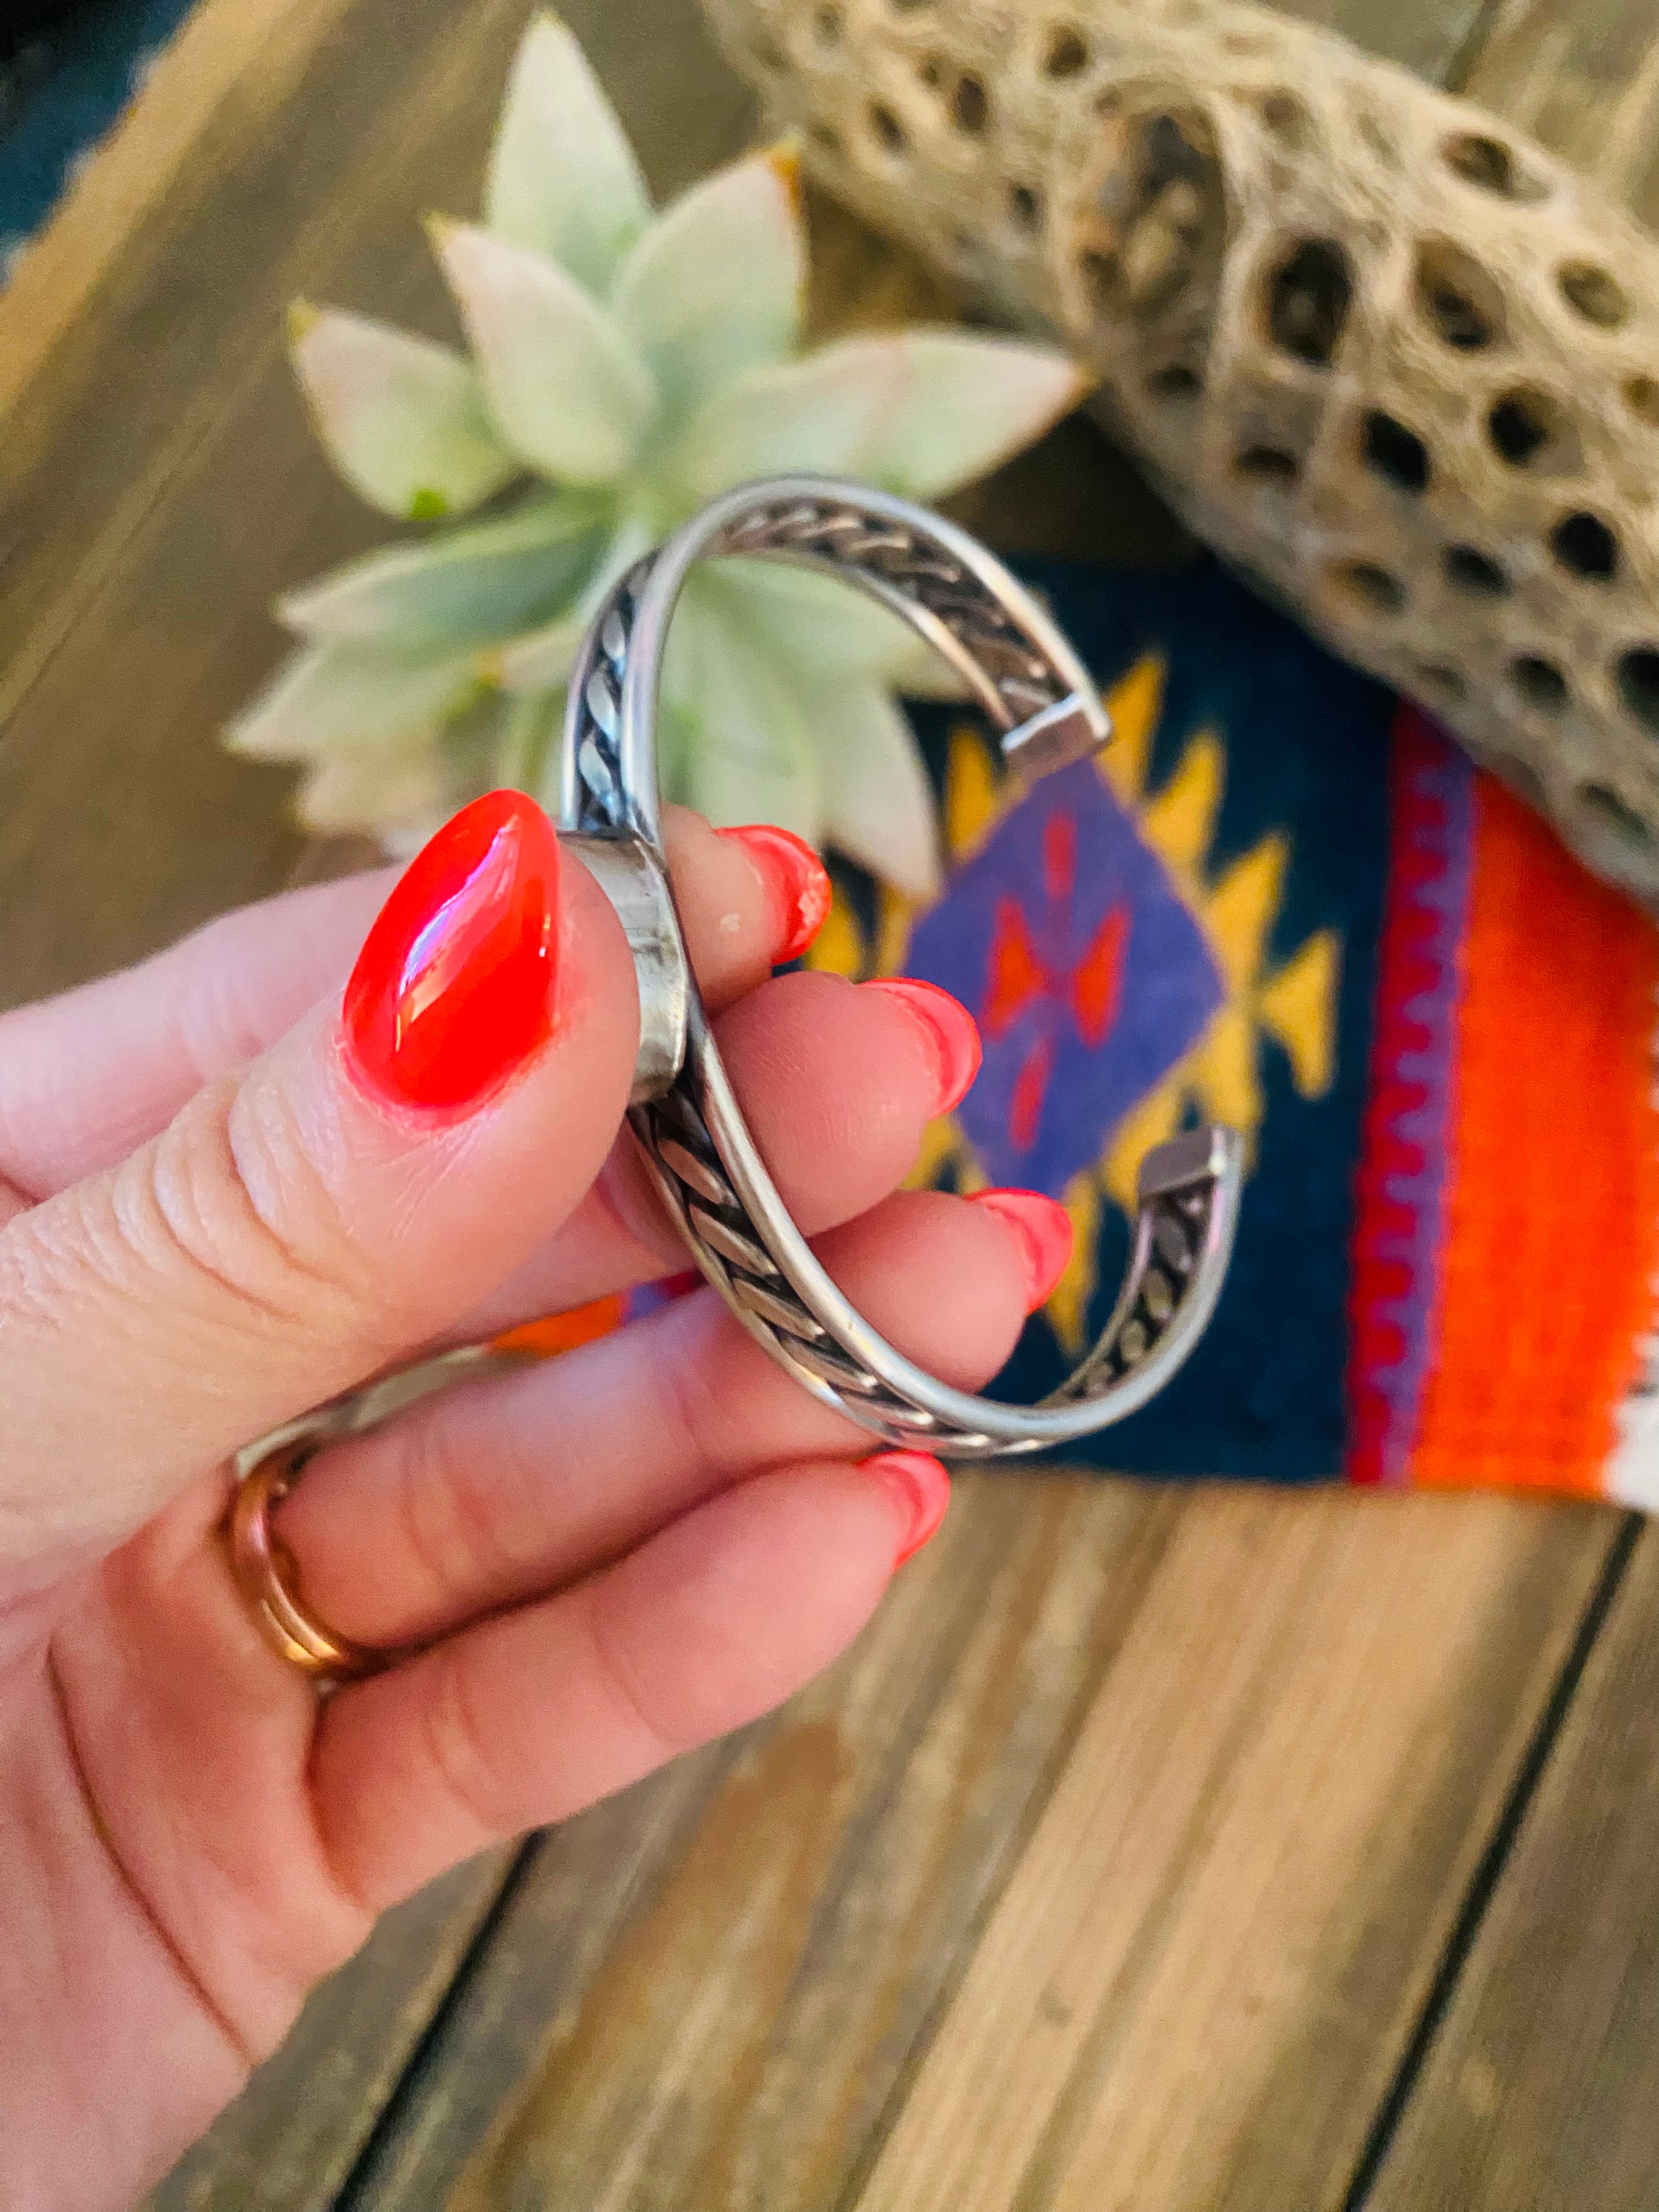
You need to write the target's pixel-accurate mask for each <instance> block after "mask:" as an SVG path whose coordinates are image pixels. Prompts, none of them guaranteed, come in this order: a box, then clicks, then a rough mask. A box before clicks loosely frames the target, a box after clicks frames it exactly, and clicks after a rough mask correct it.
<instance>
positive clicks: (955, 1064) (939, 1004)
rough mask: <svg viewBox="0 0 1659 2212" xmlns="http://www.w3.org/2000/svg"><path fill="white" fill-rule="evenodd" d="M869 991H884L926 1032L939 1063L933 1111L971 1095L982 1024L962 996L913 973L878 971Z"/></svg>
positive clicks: (980, 1050)
mask: <svg viewBox="0 0 1659 2212" xmlns="http://www.w3.org/2000/svg"><path fill="white" fill-rule="evenodd" d="M863 988H864V989H865V990H866V991H885V992H886V994H887V995H888V996H889V998H892V999H896V1000H898V1002H899V1004H900V1006H902V1007H903V1009H904V1011H905V1012H906V1013H907V1014H908V1015H910V1017H911V1018H912V1019H913V1020H915V1022H916V1023H917V1024H918V1025H919V1026H920V1027H921V1029H922V1030H924V1031H925V1032H926V1034H927V1041H928V1042H929V1044H930V1045H931V1046H932V1047H933V1054H934V1057H935V1059H936V1060H937V1061H938V1063H939V1098H938V1101H937V1103H936V1104H935V1106H934V1109H933V1110H934V1112H935V1113H938V1114H948V1113H949V1112H950V1110H951V1107H953V1106H955V1105H957V1103H959V1102H960V1101H961V1100H962V1099H963V1098H964V1097H966V1096H967V1095H968V1091H969V1085H971V1084H972V1082H973V1079H974V1078H975V1076H976V1075H977V1074H978V1073H979V1064H980V1061H981V1059H982V1057H983V1056H984V1055H983V1048H982V1047H981V1044H980V1041H979V1024H978V1023H977V1022H975V1019H974V1018H973V1016H972V1015H971V1014H970V1013H969V1011H968V1009H967V1007H966V1006H963V1004H962V1002H961V1001H960V1000H957V999H953V998H952V997H951V994H950V993H949V992H948V991H941V990H940V989H939V986H938V985H937V984H936V983H919V982H918V981H916V979H915V976H914V975H878V977H877V978H876V980H875V981H874V982H872V983H866V984H865V985H864V986H863Z"/></svg>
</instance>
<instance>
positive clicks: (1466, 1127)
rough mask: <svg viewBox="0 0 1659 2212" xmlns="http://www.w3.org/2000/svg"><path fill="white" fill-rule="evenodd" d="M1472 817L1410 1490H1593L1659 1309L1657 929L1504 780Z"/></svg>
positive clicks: (1482, 787)
mask: <svg viewBox="0 0 1659 2212" xmlns="http://www.w3.org/2000/svg"><path fill="white" fill-rule="evenodd" d="M1475 805H1476V816H1475V865H1474V883H1473V887H1472V891H1471V898H1470V913H1469V922H1468V936H1467V939H1466V942H1465V946H1464V963H1465V969H1464V975H1463V980H1462V1004H1461V1006H1460V1008H1459V1012H1458V1023H1457V1037H1458V1052H1457V1078H1456V1082H1457V1089H1456V1094H1455V1102H1454V1108H1453V1121H1452V1130H1451V1176H1452V1181H1451V1188H1450V1194H1449V1212H1448V1218H1447V1222H1446V1227H1445V1238H1444V1244H1443V1255H1442V1265H1443V1277H1442V1284H1441V1292H1440V1313H1439V1319H1438V1327H1437V1331H1436V1336H1437V1353H1438V1356H1437V1359H1436V1361H1435V1364H1434V1367H1433V1370H1432V1371H1431V1375H1430V1376H1429V1378H1428V1383H1427V1388H1426V1390H1425V1395H1424V1401H1423V1406H1422V1412H1421V1417H1420V1421H1419V1433H1418V1437H1417V1442H1416V1445H1415V1448H1414V1449H1413V1455H1412V1462H1411V1480H1413V1481H1414V1482H1416V1483H1419V1484H1420V1485H1424V1486H1431V1487H1453V1486H1455V1487H1458V1488H1467V1487H1468V1486H1470V1485H1472V1484H1483V1483H1490V1484H1493V1485H1497V1486H1510V1487H1514V1486H1522V1487H1527V1488H1544V1487H1548V1488H1552V1489H1565V1490H1576V1491H1578V1492H1583V1493H1586V1494H1594V1493H1595V1492H1597V1491H1598V1490H1599V1488H1600V1477H1601V1468H1602V1465H1603V1463H1604V1462H1605V1461H1606V1460H1607V1455H1608V1454H1609V1453H1610V1452H1611V1450H1612V1449H1613V1443H1614V1435H1615V1431H1614V1425H1613V1417H1614V1414H1615V1412H1616V1410H1617V1408H1618V1407H1619V1405H1620V1402H1621V1401H1623V1399H1624V1397H1625V1395H1626V1392H1627V1391H1628V1389H1630V1387H1631V1385H1632V1383H1633V1382H1634V1381H1635V1379H1636V1375H1637V1370H1638V1363H1639V1360H1640V1356H1641V1355H1640V1341H1641V1340H1642V1339H1643V1338H1644V1336H1645V1335H1646V1334H1648V1332H1649V1330H1650V1328H1651V1327H1652V1325H1653V1318H1654V1291H1653V1284H1654V1279H1655V1274H1656V1268H1659V1115H1656V1112H1655V1109H1654V1105H1653V1094H1654V1065H1653V1035H1654V1026H1655V1020H1654V1017H1655V994H1656V990H1659V931H1656V930H1655V929H1654V927H1653V925H1652V923H1651V922H1650V921H1647V920H1645V919H1644V917H1643V916H1641V915H1638V914H1637V913H1636V912H1635V911H1634V909H1633V908H1631V907H1629V906H1628V905H1626V902H1624V901H1623V900H1622V899H1621V898H1620V897H1619V896H1618V895H1617V894H1616V893H1615V892H1613V891H1611V890H1607V889H1605V888H1604V887H1603V886H1602V885H1601V884H1596V883H1593V882H1591V881H1590V879H1589V878H1588V877H1587V876H1585V875H1584V873H1583V872H1582V870H1580V869H1579V868H1578V867H1577V866H1576V864H1575V863H1574V862H1573V861H1572V860H1571V859H1569V857H1568V855H1567V854H1566V853H1565V850H1564V849H1563V848H1562V847H1561V846H1560V844H1559V842H1557V840H1556V838H1555V837H1554V836H1553V834H1552V833H1551V832H1550V831H1549V830H1548V829H1546V828H1545V827H1544V825H1543V823H1541V822H1540V821H1538V820H1537V819H1536V818H1535V817H1534V816H1532V815H1531V814H1529V813H1528V811H1526V810H1525V809H1524V808H1523V807H1522V805H1520V803H1519V802H1518V801H1517V800H1516V799H1513V798H1511V797H1510V794H1509V793H1508V792H1507V791H1505V790H1504V788H1503V787H1502V786H1501V785H1500V784H1498V783H1495V782H1494V781H1492V779H1491V778H1490V777H1489V776H1482V777H1480V779H1479V780H1478V783H1477V791H1476V800H1475ZM1517 1438H1525V1439H1526V1440H1527V1442H1526V1443H1525V1445H1524V1447H1523V1448H1522V1450H1520V1451H1517V1449H1516V1439H1517Z"/></svg>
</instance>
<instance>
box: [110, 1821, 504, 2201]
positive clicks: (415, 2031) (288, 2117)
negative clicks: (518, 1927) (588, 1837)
mask: <svg viewBox="0 0 1659 2212" xmlns="http://www.w3.org/2000/svg"><path fill="white" fill-rule="evenodd" d="M520 1857H521V1847H514V1848H513V1849H510V1850H496V1851H490V1852H487V1853H486V1854H485V1855H484V1856H483V1857H482V1858H477V1859H473V1860H471V1861H469V1862H468V1863H467V1864H466V1865H465V1866H462V1867H457V1868H456V1869H454V1871H453V1873H451V1874H447V1875H444V1876H443V1877H442V1879H441V1881H435V1882H433V1883H432V1884H431V1885H430V1886H429V1887H428V1888H426V1889H424V1890H422V1892H421V1893H420V1894H419V1895H418V1896H416V1897H412V1898H410V1899H409V1901H408V1902H407V1903H406V1904H404V1905H399V1906H398V1908H397V1909H396V1911H392V1912H388V1913H387V1914H386V1917H385V1918H384V1919H383V1920H381V1921H380V1923H378V1925H377V1926H376V1928H375V1930H374V1935H373V1936H371V1937H370V1939H369V1941H368V1943H366V1944H365V1945H364V1947H363V1948H362V1950H361V1951H360V1952H359V1953H358V1954H357V1955H356V1958H355V1959H353V1960H352V1961H351V1963H350V1965H349V1966H347V1967H345V1968H344V1969H343V1972H340V1973H337V1974H335V1975H333V1976H331V1978H330V1979H329V1980H328V1981H326V1982H325V1983H324V1984H323V1985H322V1987H321V1988H320V1989H319V1990H317V1991H316V1993H315V1994H314V1996H313V1997H312V1999H311V2001H310V2002H309V2003H308V2004H307V2006H306V2008H305V2010H304V2011H303V2012H302V2013H301V2015H300V2019H299V2021H298V2023H297V2024H296V2026H295V2028H294V2031H293V2033H291V2034H290V2035H289V2039H288V2040H287V2041H286V2042H285V2043H284V2044H283V2047H282V2049H281V2050H280V2051H277V2052H276V2055H275V2056H274V2057H271V2058H269V2059H267V2060H266V2062H265V2063H264V2065H263V2066H262V2067H261V2068H260V2069H259V2070H258V2073H257V2074H256V2075H254V2077H253V2080H252V2082H251V2083H250V2084H249V2086H248V2088H247V2091H246V2094H245V2095H244V2096H242V2097H241V2098H240V2100H238V2101H237V2103H236V2104H235V2105H234V2106H232V2107H231V2109H230V2110H229V2111H228V2112H226V2113H225V2114H224V2115H223V2116H222V2118H221V2119H220V2120H219V2122H218V2123H217V2124H216V2126H214V2127H212V2128H210V2130H209V2131H208V2133H207V2134H206V2135H205V2136H204V2137H203V2138H202V2140H201V2142H198V2143H197V2145H196V2146H195V2148H193V2149H192V2150H191V2151H189V2152H188V2153H187V2154H185V2157H184V2158H183V2159H182V2160H180V2161H179V2164H178V2165H177V2166H175V2167H174V2168H173V2172H172V2173H171V2174H169V2176H168V2177H167V2180H166V2181H164V2182H163V2183H162V2184H161V2187H160V2188H159V2189H157V2190H156V2191H155V2192H154V2193H153V2194H152V2195H151V2196H150V2197H149V2198H148V2199H147V2206H148V2212H206V2208H208V2207H210V2206H214V2205H228V2204H234V2205H235V2206H236V2207H237V2208H238V2212H293V2208H295V2207H297V2206H301V2205H312V2204H323V2203H328V2202H329V2201H330V2200H331V2199H332V2198H333V2197H335V2196H336V2195H337V2192H338V2191H340V2190H341V2189H342V2188H343V2186H344V2185H345V2184H346V2182H347V2181H348V2180H349V2177H350V2175H351V2173H352V2172H353V2170H354V2169H355V2168H356V2166H357V2164H358V2162H359V2160H361V2159H362V2155H363V2153H364V2151H365V2149H366V2148H367V2147H368V2142H369V2139H370V2137H371V2136H372V2135H373V2133H374V2128H375V2125H376V2124H377V2123H378V2122H379V2120H380V2117H381V2114H382V2113H383V2112H384V2111H385V2110H386V2106H387V2105H388V2103H389V2102H390V2100H391V2099H392V2094H393V2092H394V2091H395V2090H396V2088H397V2087H398V2082H399V2081H401V2079H402V2078H403V2076H404V2072H405V2070H406V2069H407V2068H408V2067H409V2066H410V2063H411V2061H412V2060H413V2059H414V2058H415V2057H416V2053H417V2052H418V2051H419V2049H420V2047H421V2044H422V2039H423V2038H424V2037H425V2036H426V2034H427V2033H428V2029H429V2028H430V2027H431V2024H432V2021H433V2017H434V2015H435V2013H436V2012H437V2011H438V2010H439V2008H440V2007H441V2004H442V2002H443V2001H444V1998H445V1996H446V1994H447V1991H448V1990H449V1989H450V1987H451V1985H452V1984H453V1982H454V1980H455V1978H456V1976H457V1974H458V1973H459V1972H461V1970H462V1968H463V1966H464V1965H465V1960H466V1958H467V1955H468V1953H469V1951H470V1950H471V1948H472V1946H473V1945H474V1944H475V1943H476V1942H477V1940H478V1937H479V1935H480V1932H481V1931H482V1930H483V1929H484V1928H485V1927H486V1926H487V1924H488V1923H489V1917H490V1915H491V1914H492V1913H493V1912H494V1911H495V1910H496V1909H497V1907H498V1905H499V1903H500V1900H501V1894H502V1889H503V1886H504V1885H505V1884H506V1883H507V1881H508V1880H509V1878H510V1877H511V1875H512V1874H513V1870H514V1869H515V1868H516V1867H517V1866H518V1864H519V1863H520Z"/></svg>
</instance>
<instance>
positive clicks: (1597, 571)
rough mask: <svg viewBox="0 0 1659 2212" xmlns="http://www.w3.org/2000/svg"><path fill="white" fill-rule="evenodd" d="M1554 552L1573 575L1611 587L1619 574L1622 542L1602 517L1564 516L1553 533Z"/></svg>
mask: <svg viewBox="0 0 1659 2212" xmlns="http://www.w3.org/2000/svg"><path fill="white" fill-rule="evenodd" d="M1550 551H1551V552H1552V553H1553V554H1554V556H1555V557H1556V559H1557V561H1559V563H1560V564H1561V566H1562V567H1563V568H1565V570H1566V571H1567V573H1568V574H1569V575H1572V576H1582V577H1583V578H1584V580H1586V582H1589V583H1595V584H1607V583H1611V582H1612V580H1613V578H1614V577H1615V576H1616V575H1617V574H1618V573H1619V540H1618V539H1617V538H1615V537H1614V536H1613V532H1612V531H1610V530H1609V529H1608V527H1607V524H1606V523H1605V522H1603V521H1602V520H1601V516H1600V515H1599V514H1589V513H1577V514H1568V515H1564V516H1563V517H1562V519H1561V520H1560V521H1559V522H1558V523H1557V524H1556V526H1555V527H1554V529H1553V531H1551V532H1550Z"/></svg>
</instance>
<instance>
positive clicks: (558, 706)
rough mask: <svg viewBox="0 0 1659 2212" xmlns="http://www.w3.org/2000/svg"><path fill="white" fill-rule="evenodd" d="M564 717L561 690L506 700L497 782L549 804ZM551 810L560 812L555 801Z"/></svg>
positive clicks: (556, 775) (502, 719)
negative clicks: (509, 785)
mask: <svg viewBox="0 0 1659 2212" xmlns="http://www.w3.org/2000/svg"><path fill="white" fill-rule="evenodd" d="M563 718H564V693H563V692H562V690H553V691H528V692H526V693H524V694H523V695H522V696H520V697H518V698H504V699H503V700H502V702H501V757H500V759H499V760H498V762H497V763H496V769H497V780H498V781H500V782H501V783H503V784H509V783H510V784H511V785H513V787H514V789H515V790H518V791H527V792H528V793H530V796H531V797H532V799H542V800H543V801H544V803H546V799H547V793H548V787H549V785H550V784H555V783H556V782H557V781H558V777H559V732H560V725H561V723H562V720H563ZM552 811H554V812H555V813H556V812H557V811H558V807H557V803H556V801H555V802H554V804H553V808H552Z"/></svg>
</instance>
